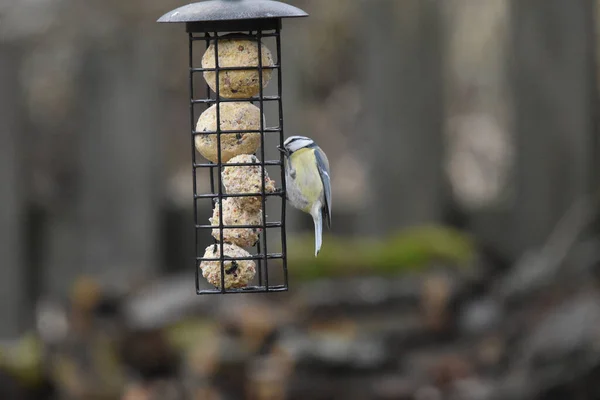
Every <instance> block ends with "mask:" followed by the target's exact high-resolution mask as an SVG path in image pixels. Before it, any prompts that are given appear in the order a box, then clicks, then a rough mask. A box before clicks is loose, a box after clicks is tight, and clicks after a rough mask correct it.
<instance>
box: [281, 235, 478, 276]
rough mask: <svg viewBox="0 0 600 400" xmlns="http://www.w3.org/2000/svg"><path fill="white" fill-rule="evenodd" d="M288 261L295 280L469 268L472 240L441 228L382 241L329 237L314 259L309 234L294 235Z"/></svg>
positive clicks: (471, 257) (312, 244) (311, 240)
mask: <svg viewBox="0 0 600 400" xmlns="http://www.w3.org/2000/svg"><path fill="white" fill-rule="evenodd" d="M289 243H290V245H289V247H288V258H289V262H290V264H292V265H294V268H293V269H292V270H291V271H290V274H292V275H293V278H294V279H316V278H322V277H329V276H347V275H356V274H359V275H361V274H373V273H376V274H382V275H386V274H397V273H398V272H401V271H405V270H406V271H409V270H410V271H413V270H419V269H424V268H427V267H428V266H430V265H431V264H432V263H435V262H440V263H444V264H450V265H452V266H457V267H461V268H462V267H467V266H468V265H470V263H471V261H472V259H473V257H474V255H475V244H474V242H473V240H472V238H471V237H470V236H469V235H467V234H465V233H463V232H461V231H458V230H456V229H452V228H448V227H443V226H420V227H415V228H409V229H405V230H402V231H399V232H398V233H395V234H392V235H391V236H389V237H388V238H386V239H384V240H377V239H365V238H343V237H334V236H328V237H325V238H324V240H323V243H324V244H323V248H322V250H321V252H320V253H319V256H318V257H316V258H315V256H314V245H315V243H314V238H313V236H312V235H305V236H304V235H303V236H298V237H296V236H294V238H293V240H290V241H289Z"/></svg>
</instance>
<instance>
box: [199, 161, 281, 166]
mask: <svg viewBox="0 0 600 400" xmlns="http://www.w3.org/2000/svg"><path fill="white" fill-rule="evenodd" d="M263 165H266V166H267V167H268V166H271V165H273V166H280V165H283V163H282V162H281V161H279V160H272V161H265V162H264V163H258V164H257V163H231V164H221V166H223V167H261V166H263ZM194 168H218V165H217V164H210V163H209V164H194Z"/></svg>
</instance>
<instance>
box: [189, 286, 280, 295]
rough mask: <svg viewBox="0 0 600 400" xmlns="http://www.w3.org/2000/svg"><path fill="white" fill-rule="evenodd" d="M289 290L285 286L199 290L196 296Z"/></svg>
mask: <svg viewBox="0 0 600 400" xmlns="http://www.w3.org/2000/svg"><path fill="white" fill-rule="evenodd" d="M287 291H288V288H287V286H285V285H276V286H269V287H267V286H249V287H245V288H242V289H225V290H222V289H216V288H215V289H206V290H197V291H196V294H198V295H205V294H241V293H267V292H287Z"/></svg>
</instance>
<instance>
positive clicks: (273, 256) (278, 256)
mask: <svg viewBox="0 0 600 400" xmlns="http://www.w3.org/2000/svg"><path fill="white" fill-rule="evenodd" d="M281 258H283V254H281V253H272V254H267V255H266V259H267V260H278V259H281ZM264 259H265V255H264V254H256V255H253V256H248V257H227V258H225V259H224V260H223V261H253V260H264ZM196 261H205V262H220V261H221V259H220V258H208V257H196Z"/></svg>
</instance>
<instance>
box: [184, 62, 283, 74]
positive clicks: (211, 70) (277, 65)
mask: <svg viewBox="0 0 600 400" xmlns="http://www.w3.org/2000/svg"><path fill="white" fill-rule="evenodd" d="M277 68H279V64H276V65H272V66H268V65H263V66H262V67H259V66H253V67H215V68H190V72H192V73H195V72H217V71H259V70H260V69H263V70H266V69H271V70H272V69H277Z"/></svg>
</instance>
